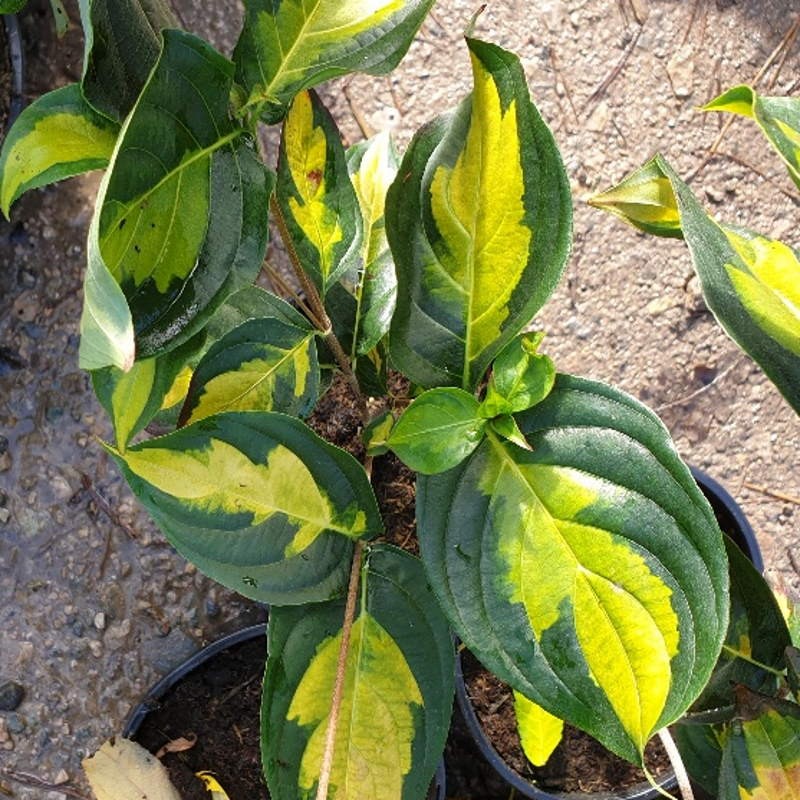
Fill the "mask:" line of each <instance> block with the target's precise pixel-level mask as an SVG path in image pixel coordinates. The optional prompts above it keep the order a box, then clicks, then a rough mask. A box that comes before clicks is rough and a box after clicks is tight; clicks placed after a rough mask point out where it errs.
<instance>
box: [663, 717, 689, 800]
mask: <svg viewBox="0 0 800 800" xmlns="http://www.w3.org/2000/svg"><path fill="white" fill-rule="evenodd" d="M658 738H659V739H661V744H663V745H664V749H665V750H666V751H667V755H668V756H669V760H670V763H671V764H672V769H673V770H675V778H676V780H677V781H678V789H679V790H680V793H681V797H682V798H683V800H694V792H693V791H692V785H691V783H690V782H689V774H688V773H687V772H686V767H685V766H684V764H683V759H682V758H681V754H680V753H679V752H678V748H677V746H676V744H675V740H674V739H673V738H672V734H671V733H670V732H669V728H662V729H661V730H660V731H659V732H658ZM667 796H668V797H669V795H667Z"/></svg>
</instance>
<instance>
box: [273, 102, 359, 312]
mask: <svg viewBox="0 0 800 800" xmlns="http://www.w3.org/2000/svg"><path fill="white" fill-rule="evenodd" d="M275 199H276V200H277V201H278V206H279V208H280V211H281V215H282V216H283V219H284V221H285V223H286V227H287V229H288V232H289V235H290V236H291V238H292V244H293V246H294V249H295V250H296V251H297V255H298V257H299V259H300V263H301V264H302V266H303V269H304V270H305V271H306V273H307V274H308V276H309V277H310V278H311V280H312V281H313V282H314V285H315V286H316V287H317V290H318V291H319V292H320V294H322V295H323V296H324V295H325V294H326V292H327V291H328V289H329V288H330V286H331V285H332V284H333V283H335V282H336V281H337V280H338V279H339V278H340V277H341V276H342V274H343V273H344V272H346V271H347V270H348V269H352V268H354V267H355V266H356V264H357V259H358V256H359V248H360V246H361V214H360V212H359V209H358V200H357V199H356V193H355V190H354V189H353V185H352V183H351V182H350V176H349V175H348V172H347V161H346V159H345V152H344V147H343V146H342V142H341V138H340V135H339V130H338V128H337V127H336V123H335V122H334V121H333V118H332V117H331V115H330V114H329V113H328V111H327V109H326V108H325V106H324V105H323V104H322V102H321V101H320V99H319V97H318V96H317V95H316V93H314V92H311V91H308V92H301V93H300V94H298V95H297V97H296V98H295V99H294V102H293V103H292V106H291V108H290V109H289V113H288V114H287V116H286V121H285V122H284V124H283V136H282V137H281V145H280V155H279V158H278V182H277V185H276V190H275Z"/></svg>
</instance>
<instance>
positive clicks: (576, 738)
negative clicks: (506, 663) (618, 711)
mask: <svg viewBox="0 0 800 800" xmlns="http://www.w3.org/2000/svg"><path fill="white" fill-rule="evenodd" d="M461 665H462V669H463V671H464V680H465V682H466V686H467V694H468V696H469V698H470V700H471V701H472V705H473V707H474V709H475V712H476V714H477V715H478V719H479V720H480V723H481V726H482V727H483V729H484V731H485V732H486V734H487V736H488V737H489V740H490V741H491V743H492V746H493V747H494V749H495V750H496V751H497V752H498V754H499V755H500V756H501V758H502V759H503V760H504V761H505V762H506V764H508V765H509V766H510V767H511V768H512V769H513V770H514V771H515V772H516V773H517V774H519V776H520V777H521V778H523V779H525V780H527V781H530V782H531V783H535V784H536V785H537V786H539V787H541V788H542V789H544V790H545V791H556V792H587V793H588V792H614V791H619V790H622V789H629V788H630V787H632V786H635V785H637V784H643V783H644V784H646V783H647V779H646V777H645V775H644V772H643V771H642V770H641V769H639V768H638V767H635V766H634V765H632V764H629V763H628V762H627V761H624V760H623V759H621V758H619V757H618V756H616V755H614V754H613V753H611V752H609V751H608V750H606V748H604V747H603V746H602V745H601V744H600V743H599V742H598V741H596V740H595V739H593V738H592V737H591V736H589V734H587V733H584V732H583V731H581V730H578V729H577V728H574V727H572V726H571V725H565V726H564V735H563V738H562V740H561V743H560V744H559V745H558V747H557V748H556V749H555V751H554V752H553V755H551V756H550V759H549V760H548V761H547V763H546V764H545V765H544V766H543V767H534V766H533V765H532V764H531V763H530V762H529V761H528V759H527V758H526V757H525V753H524V752H523V750H522V744H521V742H520V738H519V732H518V731H517V722H516V717H515V715H514V698H513V694H512V691H511V687H509V686H508V685H507V684H505V683H503V682H502V681H501V680H499V679H498V678H496V677H495V676H494V675H492V673H491V672H489V671H488V670H486V669H484V668H483V667H482V666H481V664H480V662H479V661H478V660H477V659H476V658H475V657H474V656H473V655H472V654H471V653H470V652H469V651H468V650H464V651H463V652H462V654H461ZM645 763H646V764H647V768H648V770H649V771H650V773H651V774H652V775H654V776H655V777H656V778H658V777H660V776H661V775H663V774H664V773H666V772H667V771H669V769H670V762H669V758H668V757H667V754H666V751H665V750H664V748H663V747H662V745H661V742H659V741H658V740H657V739H653V740H651V741H650V742H649V744H648V745H647V747H646V749H645Z"/></svg>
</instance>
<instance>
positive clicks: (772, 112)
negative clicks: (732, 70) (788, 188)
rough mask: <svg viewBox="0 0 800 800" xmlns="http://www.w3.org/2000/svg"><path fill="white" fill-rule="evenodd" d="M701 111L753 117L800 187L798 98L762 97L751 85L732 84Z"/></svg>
mask: <svg viewBox="0 0 800 800" xmlns="http://www.w3.org/2000/svg"><path fill="white" fill-rule="evenodd" d="M703 111H728V112H730V113H731V114H741V115H742V116H744V117H750V118H751V119H754V120H755V121H756V122H757V123H758V125H759V127H760V128H761V130H762V131H763V132H764V135H765V136H766V137H767V140H768V141H769V143H770V144H771V145H772V146H773V147H774V148H775V150H776V151H777V153H778V155H779V156H780V157H781V158H782V159H783V162H784V164H786V168H787V169H788V170H789V175H790V176H791V178H792V180H793V181H794V182H795V184H797V186H798V187H800V100H798V99H797V98H796V97H762V96H761V95H759V94H757V93H756V91H755V89H753V88H752V87H750V86H734V87H733V88H732V89H728V91H726V92H724V93H723V94H721V95H720V96H719V97H717V98H715V99H714V100H712V101H711V102H710V103H707V104H706V105H705V106H703Z"/></svg>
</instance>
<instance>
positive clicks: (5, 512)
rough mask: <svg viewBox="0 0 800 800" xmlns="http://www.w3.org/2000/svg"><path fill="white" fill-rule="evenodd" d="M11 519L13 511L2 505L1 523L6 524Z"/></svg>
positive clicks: (0, 511) (0, 512) (0, 508)
mask: <svg viewBox="0 0 800 800" xmlns="http://www.w3.org/2000/svg"><path fill="white" fill-rule="evenodd" d="M10 519H11V512H10V511H9V510H8V509H7V508H3V507H2V506H0V525H5V524H6V522H8V521H9V520H10Z"/></svg>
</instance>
